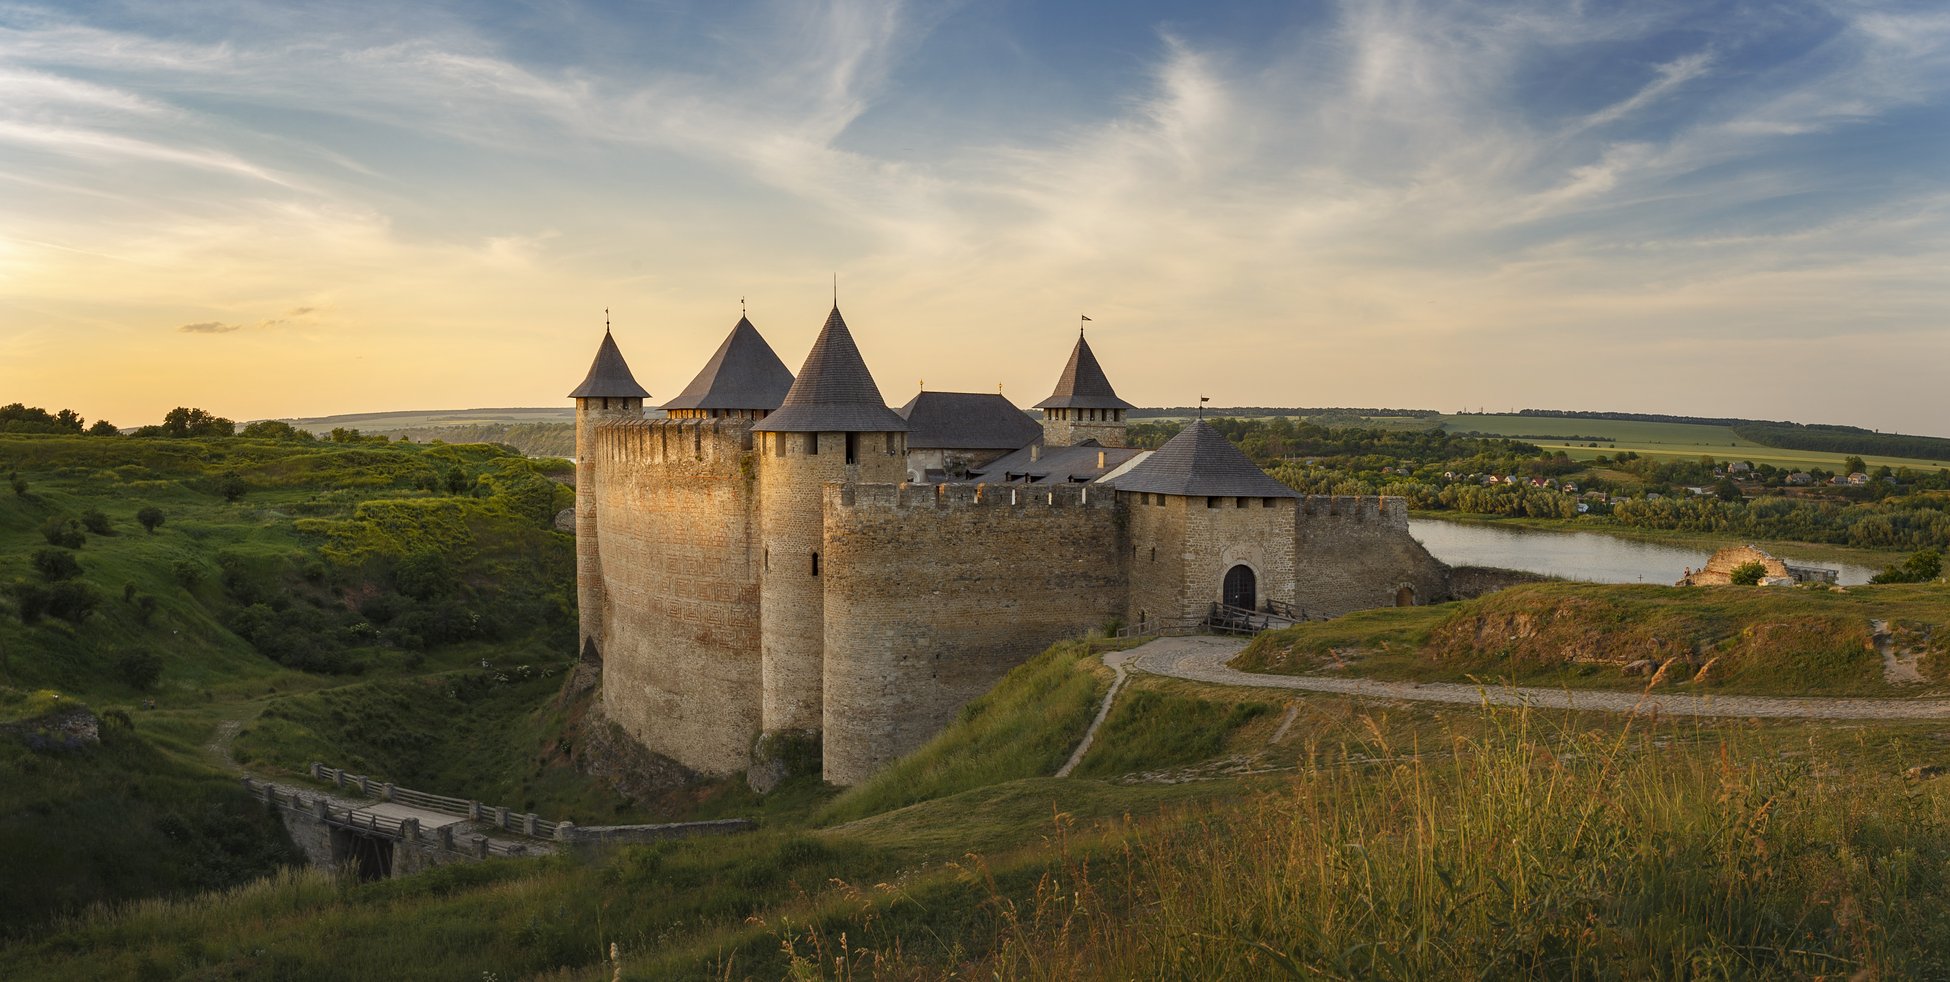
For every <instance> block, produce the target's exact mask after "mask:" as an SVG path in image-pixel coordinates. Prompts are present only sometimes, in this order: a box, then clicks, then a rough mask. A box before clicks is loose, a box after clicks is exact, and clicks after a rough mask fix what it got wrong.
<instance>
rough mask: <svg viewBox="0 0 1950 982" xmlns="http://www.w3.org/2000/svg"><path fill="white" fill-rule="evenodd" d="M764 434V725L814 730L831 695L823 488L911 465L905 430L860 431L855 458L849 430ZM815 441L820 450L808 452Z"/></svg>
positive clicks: (890, 478)
mask: <svg viewBox="0 0 1950 982" xmlns="http://www.w3.org/2000/svg"><path fill="white" fill-rule="evenodd" d="M759 437H760V439H759V441H758V452H759V457H760V460H759V489H760V490H759V494H760V500H761V501H762V503H763V508H764V514H763V522H764V551H763V553H762V554H761V557H760V568H761V573H760V584H761V588H762V589H761V595H762V600H761V601H760V604H759V608H758V609H759V620H760V622H761V629H760V634H761V640H762V645H761V647H762V650H763V657H764V695H763V698H764V716H765V719H764V726H765V731H766V732H768V733H803V734H810V733H813V732H816V731H818V730H819V728H820V721H821V717H822V714H823V709H822V707H823V705H824V701H825V698H824V695H823V693H822V692H821V684H822V679H823V676H824V668H823V663H824V659H825V631H826V628H825V616H826V615H825V603H826V588H825V579H824V576H825V567H826V565H827V557H826V556H825V544H824V537H825V514H824V510H825V499H824V495H825V491H824V489H825V486H826V484H827V483H829V482H832V481H847V482H855V481H872V482H898V481H900V480H901V479H902V478H903V477H905V476H906V468H907V463H906V451H907V448H906V442H905V435H904V434H899V433H860V434H855V441H856V442H855V452H854V462H853V463H851V464H849V463H847V460H846V437H847V435H846V434H844V433H761V434H759ZM815 440H816V441H818V442H817V443H816V444H815V443H812V442H811V441H815ZM815 447H816V448H817V450H818V452H817V453H810V452H808V451H809V450H811V449H813V448H815ZM815 562H817V563H818V565H817V567H815Z"/></svg>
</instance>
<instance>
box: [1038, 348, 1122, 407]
mask: <svg viewBox="0 0 1950 982" xmlns="http://www.w3.org/2000/svg"><path fill="white" fill-rule="evenodd" d="M1036 408H1037V409H1136V408H1137V407H1136V406H1133V405H1131V404H1130V403H1128V402H1125V401H1124V400H1122V399H1119V398H1117V390H1116V389H1113V388H1111V387H1110V379H1109V378H1107V377H1105V375H1104V368H1103V366H1102V365H1099V364H1097V356H1096V355H1094V354H1092V353H1091V351H1090V342H1088V341H1085V340H1084V339H1083V332H1082V331H1078V332H1077V346H1076V347H1075V348H1072V349H1070V363H1069V364H1067V365H1064V366H1063V375H1062V377H1060V378H1058V379H1057V380H1056V391H1055V392H1052V393H1050V396H1049V398H1047V399H1044V400H1043V401H1042V402H1039V403H1037V404H1036Z"/></svg>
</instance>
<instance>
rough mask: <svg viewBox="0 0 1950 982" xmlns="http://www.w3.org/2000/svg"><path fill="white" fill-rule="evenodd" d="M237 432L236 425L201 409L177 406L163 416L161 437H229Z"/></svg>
mask: <svg viewBox="0 0 1950 982" xmlns="http://www.w3.org/2000/svg"><path fill="white" fill-rule="evenodd" d="M236 432H237V424H236V423H234V422H231V421H230V420H227V419H225V418H223V417H222V416H218V415H216V414H214V413H211V412H209V411H207V410H203V409H192V408H187V407H184V406H177V407H176V408H175V409H172V410H170V411H169V412H167V413H164V414H163V421H162V430H161V435H162V436H168V437H176V438H178V439H181V438H183V437H193V436H194V437H213V436H231V435H233V434H235V433H236Z"/></svg>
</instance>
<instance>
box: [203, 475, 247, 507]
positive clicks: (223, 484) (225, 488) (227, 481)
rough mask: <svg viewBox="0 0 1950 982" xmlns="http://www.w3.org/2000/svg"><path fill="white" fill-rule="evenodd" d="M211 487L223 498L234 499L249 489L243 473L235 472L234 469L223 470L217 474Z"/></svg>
mask: <svg viewBox="0 0 1950 982" xmlns="http://www.w3.org/2000/svg"><path fill="white" fill-rule="evenodd" d="M212 489H213V490H215V491H216V493H217V494H218V495H219V496H220V497H222V498H223V500H225V501H236V500H237V499H239V498H242V497H243V496H244V492H246V491H249V490H250V485H248V484H245V483H244V477H243V475H241V474H239V473H237V472H236V471H225V472H224V473H222V474H221V475H218V477H217V480H216V483H215V484H214V485H213V486H212Z"/></svg>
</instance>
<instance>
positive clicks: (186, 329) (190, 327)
mask: <svg viewBox="0 0 1950 982" xmlns="http://www.w3.org/2000/svg"><path fill="white" fill-rule="evenodd" d="M243 329H244V325H242V324H225V323H224V322H222V321H197V322H196V323H194V324H184V325H183V326H182V327H179V328H177V330H178V331H181V332H183V333H184V334H229V333H230V332H232V331H241V330H243Z"/></svg>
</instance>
